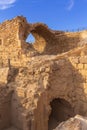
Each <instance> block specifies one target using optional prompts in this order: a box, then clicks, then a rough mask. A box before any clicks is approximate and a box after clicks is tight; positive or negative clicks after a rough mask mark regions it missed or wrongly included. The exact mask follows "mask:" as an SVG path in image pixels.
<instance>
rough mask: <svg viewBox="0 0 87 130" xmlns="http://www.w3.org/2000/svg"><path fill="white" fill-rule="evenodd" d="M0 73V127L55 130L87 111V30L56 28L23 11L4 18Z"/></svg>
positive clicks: (4, 129)
mask: <svg viewBox="0 0 87 130" xmlns="http://www.w3.org/2000/svg"><path fill="white" fill-rule="evenodd" d="M30 34H32V35H33V36H34V38H35V42H34V43H33V44H29V43H28V42H26V39H27V37H28V36H29V35H30ZM0 77H1V78H0V130H53V129H55V128H56V127H57V125H58V124H59V123H61V122H63V121H66V120H68V119H69V118H71V117H73V116H75V115H77V114H79V115H81V116H87V31H86V30H84V31H81V32H74V33H73V32H63V31H54V30H51V29H49V28H48V27H47V26H46V25H45V24H43V23H35V24H31V23H28V22H27V20H26V18H24V17H22V16H18V17H16V18H14V19H12V20H8V21H5V22H3V23H1V24H0Z"/></svg>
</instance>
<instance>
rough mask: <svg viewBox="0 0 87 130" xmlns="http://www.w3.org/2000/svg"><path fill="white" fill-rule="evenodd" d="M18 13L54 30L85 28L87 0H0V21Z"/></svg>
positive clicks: (86, 22)
mask: <svg viewBox="0 0 87 130" xmlns="http://www.w3.org/2000/svg"><path fill="white" fill-rule="evenodd" d="M18 15H23V16H25V17H26V18H27V20H28V22H30V23H35V22H43V23H45V24H47V25H48V26H49V28H51V29H54V30H67V29H68V30H73V29H78V28H80V29H82V28H84V27H85V28H86V29H87V0H0V23H1V22H3V21H4V20H7V19H12V18H14V17H16V16H18Z"/></svg>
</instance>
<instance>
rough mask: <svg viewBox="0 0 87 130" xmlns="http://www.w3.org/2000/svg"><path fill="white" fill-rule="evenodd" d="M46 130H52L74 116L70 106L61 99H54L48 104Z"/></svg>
mask: <svg viewBox="0 0 87 130" xmlns="http://www.w3.org/2000/svg"><path fill="white" fill-rule="evenodd" d="M50 106H51V113H50V115H49V121H48V130H53V129H54V128H56V127H57V125H58V124H59V123H61V122H62V121H65V120H67V119H68V118H70V117H73V116H74V115H75V113H74V110H73V108H72V106H71V104H70V103H69V102H68V101H67V100H65V99H63V98H55V99H53V100H52V101H51V102H50Z"/></svg>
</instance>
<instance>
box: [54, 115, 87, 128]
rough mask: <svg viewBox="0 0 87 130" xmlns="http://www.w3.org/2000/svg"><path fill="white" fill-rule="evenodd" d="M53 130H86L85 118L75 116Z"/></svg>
mask: <svg viewBox="0 0 87 130" xmlns="http://www.w3.org/2000/svg"><path fill="white" fill-rule="evenodd" d="M54 130H87V117H82V116H80V115H76V116H75V117H73V118H70V119H69V120H67V121H65V122H62V123H61V124H59V126H58V127H57V128H56V129H54Z"/></svg>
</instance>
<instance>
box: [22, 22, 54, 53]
mask: <svg viewBox="0 0 87 130" xmlns="http://www.w3.org/2000/svg"><path fill="white" fill-rule="evenodd" d="M29 34H32V35H33V36H34V38H35V42H34V44H33V48H34V49H35V50H36V51H37V52H39V53H50V52H49V51H50V48H51V45H52V44H53V43H54V41H55V40H54V39H55V35H54V34H53V32H52V31H51V30H50V29H48V27H47V26H46V25H45V24H41V23H36V24H32V26H31V29H30V28H29V30H28V32H26V33H24V35H25V36H24V39H26V38H27V37H28V36H29Z"/></svg>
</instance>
